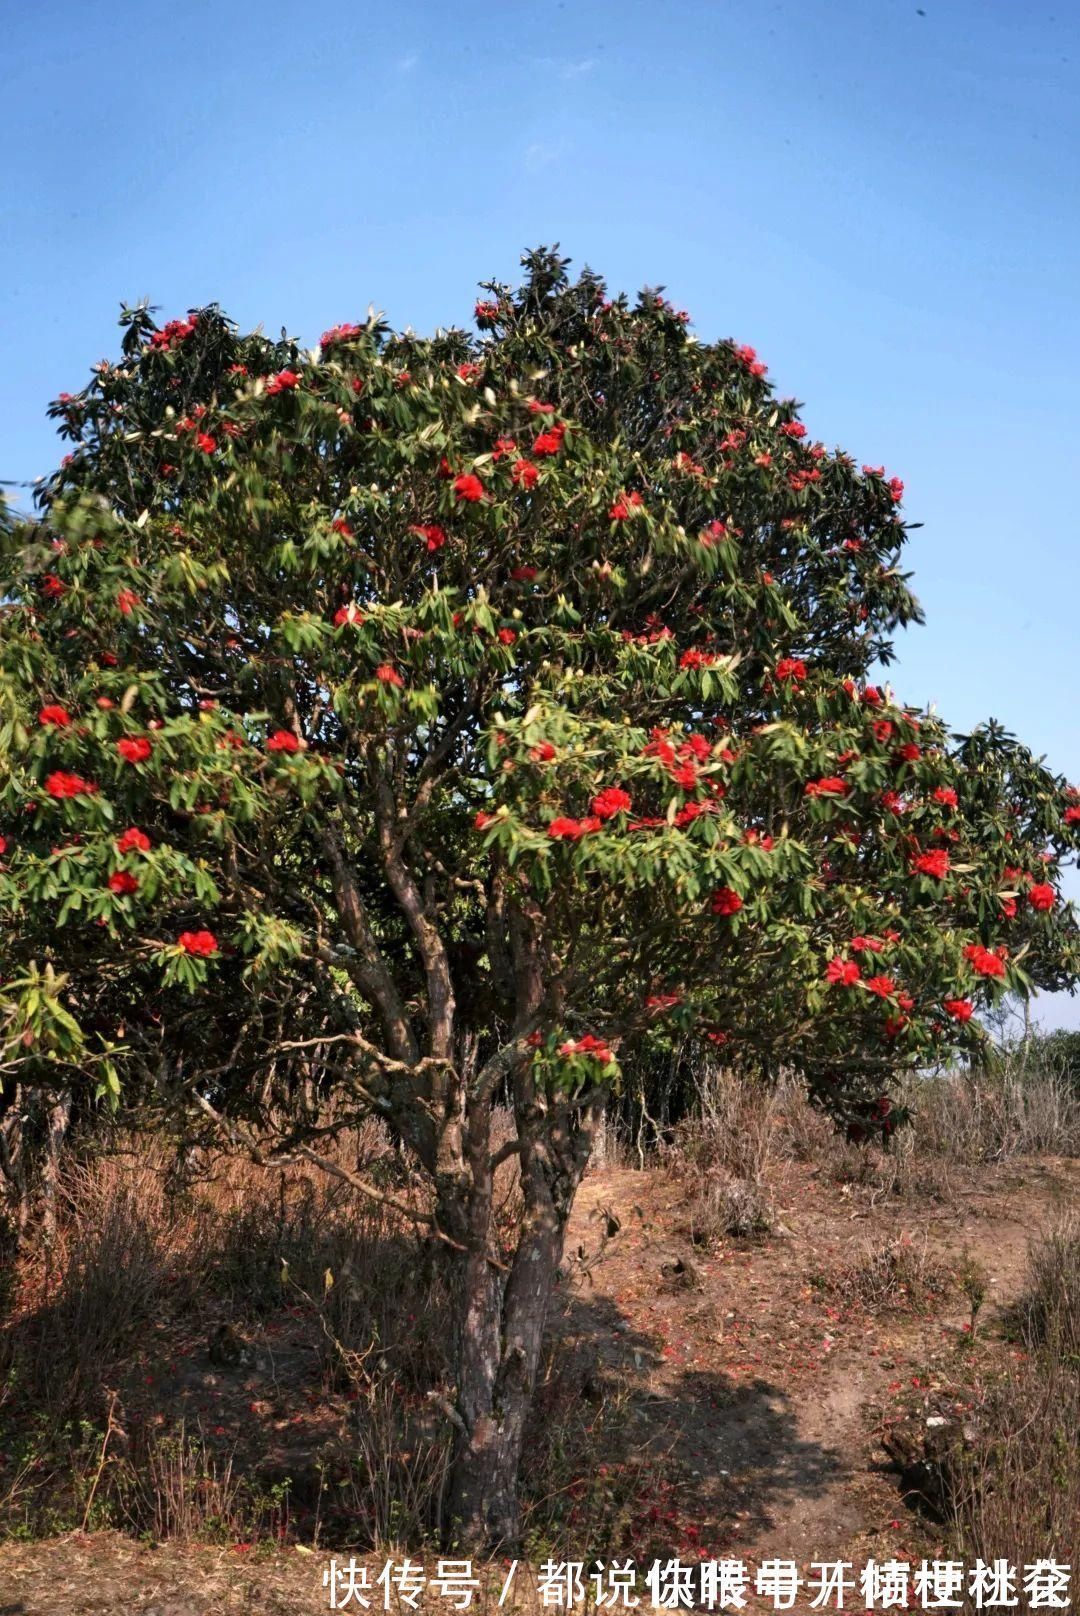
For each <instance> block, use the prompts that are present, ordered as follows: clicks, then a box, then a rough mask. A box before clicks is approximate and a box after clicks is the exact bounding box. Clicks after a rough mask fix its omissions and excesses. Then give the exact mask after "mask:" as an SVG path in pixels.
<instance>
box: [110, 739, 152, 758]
mask: <svg viewBox="0 0 1080 1616" xmlns="http://www.w3.org/2000/svg"><path fill="white" fill-rule="evenodd" d="M116 750H117V751H118V752H119V754H120V756H121V757H122V758H123V760H124V762H125V763H145V762H146V760H147V758H148V757H149V756H150V742H149V740H148V739H147V737H146V736H145V735H125V736H124V738H123V740H120V741H117V743H116Z"/></svg>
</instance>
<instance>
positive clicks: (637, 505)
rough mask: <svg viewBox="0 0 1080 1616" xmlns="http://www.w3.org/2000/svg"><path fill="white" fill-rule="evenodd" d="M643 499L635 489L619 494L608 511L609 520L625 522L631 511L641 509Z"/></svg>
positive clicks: (643, 502)
mask: <svg viewBox="0 0 1080 1616" xmlns="http://www.w3.org/2000/svg"><path fill="white" fill-rule="evenodd" d="M644 506H645V501H644V500H643V499H642V497H641V495H640V494H639V493H637V491H636V490H635V492H634V493H632V494H620V495H619V497H618V499H617V500H616V501H615V502H614V504H613V505H612V506H611V509H610V510H609V511H608V520H609V521H610V522H625V521H626V519H627V517H628V516H629V515H630V513H631V511H636V510H643V509H644Z"/></svg>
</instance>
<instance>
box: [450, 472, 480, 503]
mask: <svg viewBox="0 0 1080 1616" xmlns="http://www.w3.org/2000/svg"><path fill="white" fill-rule="evenodd" d="M454 493H455V494H456V495H457V497H458V499H462V500H465V501H466V503H467V504H470V505H475V504H476V502H477V501H478V500H481V499H483V497H484V485H483V483H482V482H481V481H480V479H479V477H477V476H476V475H475V473H474V472H471V471H463V472H462V473H461V476H460V477H455V478H454Z"/></svg>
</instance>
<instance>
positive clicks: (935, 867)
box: [911, 847, 949, 881]
mask: <svg viewBox="0 0 1080 1616" xmlns="http://www.w3.org/2000/svg"><path fill="white" fill-rule="evenodd" d="M911 871H912V874H913V875H932V876H933V877H934V879H935V880H936V881H944V879H945V877H946V876H947V875H948V873H949V855H948V853H947V852H946V851H945V849H944V848H943V847H935V848H934V850H933V852H931V853H920V854H919V856H918V857H917V858H915V859H912V861H911Z"/></svg>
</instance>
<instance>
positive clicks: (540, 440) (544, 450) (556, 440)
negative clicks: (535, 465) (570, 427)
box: [532, 426, 566, 459]
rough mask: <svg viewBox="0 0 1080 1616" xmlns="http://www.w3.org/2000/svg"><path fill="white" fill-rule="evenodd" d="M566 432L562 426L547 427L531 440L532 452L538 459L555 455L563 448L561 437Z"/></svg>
mask: <svg viewBox="0 0 1080 1616" xmlns="http://www.w3.org/2000/svg"><path fill="white" fill-rule="evenodd" d="M565 432H566V428H565V427H564V426H553V427H549V428H548V430H547V431H546V432H541V433H540V434H539V436H538V437H536V438H534V439H533V446H532V452H533V454H534V455H536V456H537V458H538V459H542V458H543V456H544V455H556V454H558V452H559V450H560V449H561V448H562V446H563V436H564V434H565Z"/></svg>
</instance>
